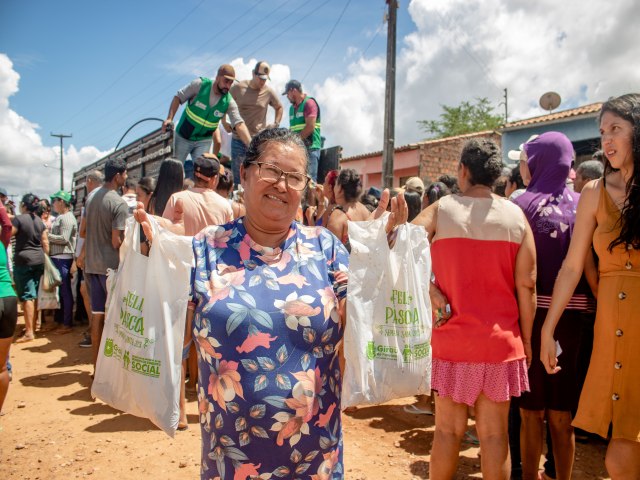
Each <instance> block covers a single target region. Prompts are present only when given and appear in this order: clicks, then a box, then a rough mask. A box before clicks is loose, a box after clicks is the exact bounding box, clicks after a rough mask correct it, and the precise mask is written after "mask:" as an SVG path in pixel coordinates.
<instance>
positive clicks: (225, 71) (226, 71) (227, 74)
mask: <svg viewBox="0 0 640 480" xmlns="http://www.w3.org/2000/svg"><path fill="white" fill-rule="evenodd" d="M220 75H222V76H223V77H224V78H226V79H227V80H235V79H236V69H235V68H233V67H232V66H231V65H229V64H228V63H225V64H224V65H220V68H219V69H218V76H220Z"/></svg>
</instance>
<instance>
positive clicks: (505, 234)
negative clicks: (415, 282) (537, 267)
mask: <svg viewBox="0 0 640 480" xmlns="http://www.w3.org/2000/svg"><path fill="white" fill-rule="evenodd" d="M525 222H526V219H525V217H524V215H523V213H522V210H520V208H518V207H517V206H516V205H515V204H513V203H512V202H510V201H508V200H506V199H502V198H473V197H463V196H459V195H449V196H446V197H443V198H441V199H440V200H439V208H438V227H437V232H436V235H435V237H434V239H433V245H432V247H431V256H432V262H433V272H434V275H435V278H436V284H437V286H438V287H439V288H440V290H442V292H443V293H444V295H445V296H446V297H447V298H448V300H449V303H450V304H451V311H452V316H451V318H450V319H449V321H448V322H447V323H445V324H444V325H443V326H441V327H440V328H436V329H434V330H433V338H432V345H433V357H434V358H438V359H440V360H446V361H450V362H470V363H478V362H482V363H501V362H509V361H512V360H519V359H522V358H525V354H524V347H523V345H522V339H521V337H520V326H519V324H518V317H519V311H518V303H517V301H516V295H515V279H514V271H515V263H516V262H515V259H516V254H517V253H518V250H519V248H520V244H521V243H522V239H523V238H524V232H525Z"/></svg>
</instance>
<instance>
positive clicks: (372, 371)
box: [341, 217, 431, 409]
mask: <svg viewBox="0 0 640 480" xmlns="http://www.w3.org/2000/svg"><path fill="white" fill-rule="evenodd" d="M385 223H386V218H385V217H383V218H381V219H379V220H374V221H367V222H349V240H350V242H351V255H350V257H349V294H348V295H347V325H346V330H345V334H344V355H345V363H346V368H345V375H344V384H343V390H342V401H341V404H342V408H343V409H344V408H346V407H349V406H353V405H365V404H378V403H383V402H386V401H389V400H392V399H395V398H402V397H408V396H411V395H418V394H426V395H429V394H430V393H431V301H430V299H429V281H430V279H431V256H430V252H429V241H428V240H427V234H426V232H425V230H424V228H423V227H419V226H416V225H411V224H405V225H401V226H400V227H398V233H397V238H396V242H395V245H394V247H393V249H391V250H390V249H389V246H388V242H387V236H386V233H385V230H384V224H385Z"/></svg>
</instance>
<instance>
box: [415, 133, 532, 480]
mask: <svg viewBox="0 0 640 480" xmlns="http://www.w3.org/2000/svg"><path fill="white" fill-rule="evenodd" d="M501 168H502V161H501V156H500V149H499V148H498V146H497V145H495V144H494V143H493V142H490V141H488V140H471V141H470V142H468V143H467V144H466V145H465V147H464V148H463V150H462V155H461V158H460V163H459V165H458V183H459V185H460V189H461V191H462V193H461V194H459V195H458V194H456V195H449V196H446V197H443V198H441V199H440V200H438V201H437V202H435V203H433V204H432V205H429V207H428V208H426V209H425V210H423V211H422V213H421V214H420V215H418V217H417V218H416V219H415V220H414V221H413V223H415V224H417V225H422V226H424V228H425V229H426V231H427V235H428V236H429V239H430V241H431V242H432V245H431V255H432V266H433V272H434V274H435V280H436V283H435V284H432V286H431V292H430V293H431V301H432V307H433V311H434V312H438V313H435V314H434V315H435V316H436V318H435V320H434V328H433V331H432V347H433V368H432V376H431V381H432V389H434V390H436V391H437V393H438V394H437V396H436V410H437V412H438V414H437V415H436V430H435V436H434V440H433V447H432V450H431V463H430V469H429V473H430V475H429V478H431V479H434V480H439V479H450V478H453V477H454V476H455V473H456V468H457V462H458V455H459V451H460V444H461V442H462V438H463V436H464V434H465V430H466V427H467V411H468V407H469V406H472V407H474V408H475V412H476V428H477V430H478V436H479V438H480V445H481V446H482V459H481V468H482V474H483V478H487V479H504V480H507V479H508V478H509V473H510V469H509V448H508V428H507V425H508V412H509V401H510V398H511V397H512V396H519V395H520V394H521V393H522V392H523V391H526V390H528V388H529V384H528V378H527V365H528V364H529V363H530V362H531V343H530V341H531V327H532V324H533V317H534V313H535V308H536V302H535V279H536V271H535V265H536V262H535V245H534V242H533V236H532V233H531V229H530V228H529V225H528V223H527V221H526V219H525V217H524V215H523V213H522V211H521V210H520V209H519V208H518V207H517V206H516V205H514V204H513V203H512V202H509V201H508V200H506V199H502V198H500V197H498V196H496V195H494V194H492V192H491V185H492V184H493V182H494V181H495V180H496V179H497V178H498V177H499V176H500V171H501ZM448 304H450V311H448V309H447V306H448Z"/></svg>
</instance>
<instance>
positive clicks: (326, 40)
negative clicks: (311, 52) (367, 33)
mask: <svg viewBox="0 0 640 480" xmlns="http://www.w3.org/2000/svg"><path fill="white" fill-rule="evenodd" d="M350 3H351V0H348V1H347V3H346V4H345V6H344V8H343V9H342V12H340V16H339V17H338V19H337V20H336V23H334V24H333V27H331V30H330V31H329V35H327V38H326V39H325V41H324V43H323V44H322V46H321V47H320V50H319V51H318V54H317V55H316V58H314V59H313V62H311V65H310V66H309V68H308V69H307V71H306V72H305V74H304V75H303V76H302V82H304V80H305V78H307V75H309V72H311V69H312V68H313V67H314V65H315V64H316V62H317V61H318V58H320V55H322V52H323V51H324V47H326V46H327V43H329V39H330V38H331V35H333V32H334V31H335V29H336V27H337V26H338V24H339V23H340V20H342V17H343V15H344V12H346V11H347V8H348V7H349V4H350Z"/></svg>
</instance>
